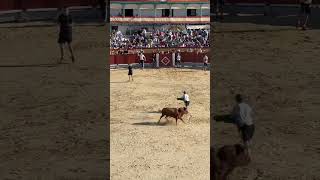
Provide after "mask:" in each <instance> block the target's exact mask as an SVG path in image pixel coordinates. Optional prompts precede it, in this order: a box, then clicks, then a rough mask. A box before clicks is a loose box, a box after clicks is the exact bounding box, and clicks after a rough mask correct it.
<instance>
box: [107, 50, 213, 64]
mask: <svg viewBox="0 0 320 180" xmlns="http://www.w3.org/2000/svg"><path fill="white" fill-rule="evenodd" d="M160 52H161V50H160ZM207 53H208V50H204V51H202V52H199V51H193V52H188V51H181V53H180V54H181V61H182V63H203V57H204V56H205V55H206V54H207ZM144 55H145V56H146V62H145V63H152V57H153V53H152V52H150V51H149V52H146V51H145V53H144ZM207 55H208V54H207ZM173 56H174V55H173V54H172V52H170V51H162V52H161V53H160V54H159V57H158V59H159V65H160V66H161V67H172V66H173V60H174V57H173ZM134 63H139V57H138V55H137V54H136V53H135V54H117V55H110V65H117V64H134ZM209 63H210V59H209Z"/></svg>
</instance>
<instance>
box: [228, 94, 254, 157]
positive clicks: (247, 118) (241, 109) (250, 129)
mask: <svg viewBox="0 0 320 180" xmlns="http://www.w3.org/2000/svg"><path fill="white" fill-rule="evenodd" d="M235 100H236V103H237V104H236V105H235V106H234V108H233V112H232V117H233V120H234V121H235V123H236V124H237V126H238V129H239V132H240V133H241V137H242V140H243V143H244V145H245V146H246V148H247V149H248V153H249V155H250V152H249V145H250V142H251V139H252V137H253V134H254V131H255V126H254V123H253V119H252V116H251V115H252V109H251V107H250V106H249V105H248V104H246V103H244V102H243V99H242V96H241V95H240V94H237V95H236V97H235Z"/></svg>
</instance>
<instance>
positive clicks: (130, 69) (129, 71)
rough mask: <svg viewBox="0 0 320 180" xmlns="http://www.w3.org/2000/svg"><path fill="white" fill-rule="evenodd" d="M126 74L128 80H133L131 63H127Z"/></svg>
mask: <svg viewBox="0 0 320 180" xmlns="http://www.w3.org/2000/svg"><path fill="white" fill-rule="evenodd" d="M128 76H129V81H130V78H131V80H132V81H133V70H132V65H131V64H128Z"/></svg>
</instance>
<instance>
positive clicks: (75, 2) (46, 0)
mask: <svg viewBox="0 0 320 180" xmlns="http://www.w3.org/2000/svg"><path fill="white" fill-rule="evenodd" d="M97 4H98V0H1V1H0V11H7V10H20V9H39V8H60V7H63V6H95V5H97Z"/></svg>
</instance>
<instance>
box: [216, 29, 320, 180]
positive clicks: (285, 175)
mask: <svg viewBox="0 0 320 180" xmlns="http://www.w3.org/2000/svg"><path fill="white" fill-rule="evenodd" d="M215 28H216V33H214V34H213V36H214V42H213V43H211V44H213V45H214V47H215V48H214V49H216V50H212V51H211V52H212V56H211V57H212V58H213V63H214V64H213V70H212V72H211V75H212V77H211V78H212V80H211V84H212V89H211V92H212V96H213V98H212V99H211V104H212V114H211V116H213V115H216V114H220V113H227V112H229V110H230V109H231V108H232V105H233V104H234V100H233V97H234V95H235V94H236V93H242V94H244V95H245V96H246V100H247V101H248V103H249V104H250V105H251V106H252V107H253V109H254V111H255V113H256V114H255V116H254V119H255V123H256V133H255V136H254V138H253V146H252V148H253V149H252V154H253V157H252V158H253V162H252V163H251V164H250V166H248V167H244V168H238V169H237V170H236V171H234V172H233V174H232V177H231V179H232V180H239V179H246V180H253V179H255V180H256V179H259V180H262V179H264V180H275V179H277V180H278V179H281V180H285V179H296V180H300V179H307V180H309V179H310V180H311V179H313V180H314V179H320V163H319V159H320V122H319V115H320V113H319V110H318V109H319V105H320V99H319V97H320V96H319V88H320V79H319V75H320V71H319V67H320V61H319V51H320V30H317V29H315V30H309V31H297V30H296V29H295V28H294V27H286V26H282V27H278V26H266V25H256V24H249V23H224V24H221V23H218V24H215ZM211 128H212V142H211V143H212V144H213V146H214V147H221V146H223V145H225V144H234V143H238V142H240V137H239V135H238V133H237V130H236V128H235V126H233V125H231V124H226V123H221V122H219V123H217V122H212V123H211Z"/></svg>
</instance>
